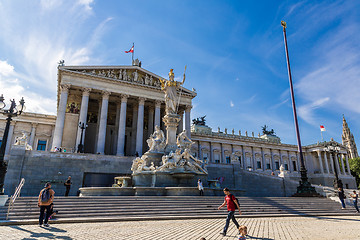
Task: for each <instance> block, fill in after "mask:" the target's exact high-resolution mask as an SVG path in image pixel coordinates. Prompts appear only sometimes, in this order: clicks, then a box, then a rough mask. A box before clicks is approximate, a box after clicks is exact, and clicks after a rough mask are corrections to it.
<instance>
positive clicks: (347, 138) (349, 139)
mask: <svg viewBox="0 0 360 240" xmlns="http://www.w3.org/2000/svg"><path fill="white" fill-rule="evenodd" d="M341 137H342V144H343V145H344V146H345V147H346V149H347V151H348V154H349V158H357V157H359V155H358V151H357V148H356V143H355V139H354V135H353V134H352V133H351V132H350V128H349V126H348V124H347V122H346V120H345V116H343V132H342V136H341Z"/></svg>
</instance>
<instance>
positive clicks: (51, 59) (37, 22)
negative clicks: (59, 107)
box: [0, 1, 112, 114]
mask: <svg viewBox="0 0 360 240" xmlns="http://www.w3.org/2000/svg"><path fill="white" fill-rule="evenodd" d="M27 4H28V5H27ZM59 4H61V6H59ZM91 4H93V1H78V4H73V3H72V2H62V1H41V2H39V3H38V5H36V4H30V3H27V2H24V3H23V5H24V6H23V7H27V8H28V11H27V12H26V13H22V12H21V13H20V12H19V10H18V8H17V5H16V4H15V3H13V2H8V3H7V4H4V5H3V6H2V7H1V8H0V29H2V33H1V34H0V41H1V42H2V43H3V46H2V47H6V48H7V51H8V52H9V55H10V56H7V58H8V59H11V64H12V65H13V66H11V65H10V64H9V63H8V62H7V61H0V77H1V79H0V80H1V83H0V89H1V92H4V93H6V98H7V99H9V98H10V97H11V98H16V99H20V98H21V97H22V96H24V98H25V101H26V105H27V111H33V112H39V113H53V114H55V113H56V96H57V94H56V91H57V63H58V61H59V60H60V59H64V60H65V65H84V64H87V63H89V62H90V60H91V61H92V64H96V63H97V62H102V61H103V60H101V56H97V57H96V58H95V57H93V54H94V49H96V48H97V46H98V44H99V43H100V42H101V38H102V36H103V35H104V33H105V30H106V23H107V22H109V21H110V20H111V19H112V18H107V19H105V20H104V21H103V22H101V23H99V24H98V26H97V27H95V28H94V29H92V30H91V29H90V28H88V27H87V29H88V31H87V32H85V33H84V31H82V30H83V28H84V25H87V23H86V20H87V19H88V17H89V16H90V15H89V14H88V11H89V10H91ZM26 5H27V6H26ZM84 6H85V7H84ZM39 7H40V8H41V9H42V11H43V12H42V14H38V11H37V10H38V8H39ZM19 16H21V17H19ZM23 19H32V21H28V22H27V24H26V25H25V24H23V21H22V20H23ZM14 67H15V70H16V71H15V70H14ZM25 89H26V90H25ZM1 92H0V93H1ZM4 96H5V95H4Z"/></svg>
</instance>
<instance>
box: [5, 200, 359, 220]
mask: <svg viewBox="0 0 360 240" xmlns="http://www.w3.org/2000/svg"><path fill="white" fill-rule="evenodd" d="M223 201H224V198H223V197H209V196H202V197H200V196H173V197H157V196H139V197H135V196H119V197H56V198H55V201H54V209H55V210H58V211H59V214H58V215H57V216H56V219H54V220H51V223H52V224H53V223H80V222H101V221H140V220H168V219H174V220H176V219H199V218H225V217H226V212H225V211H226V209H225V208H224V209H222V210H217V207H218V206H219V205H220V204H221V203H222V202H223ZM239 202H240V207H241V210H242V215H241V217H285V216H304V215H307V216H335V215H355V210H354V208H353V207H351V206H348V208H347V209H346V210H341V209H340V208H341V206H340V203H338V202H335V201H332V200H330V199H327V198H295V197H239ZM6 213H7V205H6V206H5V207H1V208H0V225H12V224H36V223H37V222H38V216H39V208H38V207H37V197H20V198H18V199H17V200H16V202H15V204H14V208H13V210H12V211H11V212H10V215H9V220H8V221H7V220H6ZM237 217H240V216H238V214H237Z"/></svg>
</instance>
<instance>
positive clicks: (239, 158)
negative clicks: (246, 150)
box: [238, 156, 241, 165]
mask: <svg viewBox="0 0 360 240" xmlns="http://www.w3.org/2000/svg"><path fill="white" fill-rule="evenodd" d="M238 160H239V163H240V165H241V156H239V157H238Z"/></svg>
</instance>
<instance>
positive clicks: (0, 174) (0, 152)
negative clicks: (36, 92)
mask: <svg viewBox="0 0 360 240" xmlns="http://www.w3.org/2000/svg"><path fill="white" fill-rule="evenodd" d="M10 102H11V104H10V108H9V109H7V110H5V109H4V108H5V106H6V104H5V103H4V97H3V95H2V94H1V96H0V110H1V111H0V113H2V114H4V115H6V116H7V118H6V126H5V131H4V135H3V138H2V141H1V147H0V195H4V181H5V174H6V171H7V163H6V162H5V161H4V156H5V148H6V143H7V140H8V135H9V128H10V122H11V120H12V118H13V117H16V116H18V115H20V114H21V113H22V112H23V111H24V110H25V105H24V104H25V101H24V98H21V100H20V104H19V105H18V106H16V103H15V100H14V99H13V100H10Z"/></svg>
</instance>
